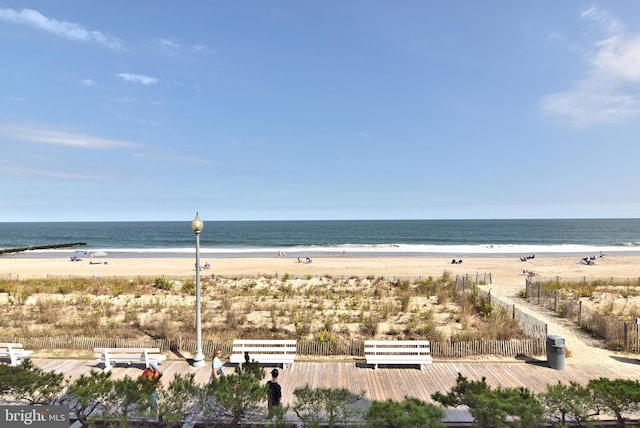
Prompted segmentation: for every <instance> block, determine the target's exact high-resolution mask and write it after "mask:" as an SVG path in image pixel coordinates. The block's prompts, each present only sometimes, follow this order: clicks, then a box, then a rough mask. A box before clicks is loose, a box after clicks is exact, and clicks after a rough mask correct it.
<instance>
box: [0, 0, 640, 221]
mask: <svg viewBox="0 0 640 428" xmlns="http://www.w3.org/2000/svg"><path fill="white" fill-rule="evenodd" d="M0 52H2V61H0V148H1V152H0V153H1V154H0V188H1V189H2V190H1V197H0V221H82V220H87V221H101V220H185V219H187V220H190V219H192V218H193V215H194V214H195V212H196V211H199V212H200V214H201V217H202V218H203V219H204V220H254V219H255V220H276V219H281V220H289V219H442V218H444V219H466V218H472V219H473V218H567V217H568V218H573V217H578V218H585V217H586V218H590V217H639V216H640V215H639V213H640V191H638V183H640V167H639V160H638V159H640V148H639V147H640V144H639V141H638V139H639V137H638V136H639V135H640V8H639V7H638V4H637V2H635V1H631V0H629V1H616V2H601V3H586V2H583V1H575V0H568V1H562V2H558V1H557V0H541V1H535V2H514V1H507V0H502V1H493V2H477V1H455V2H454V1H422V0H420V1H411V0H407V1H402V2H395V1H379V0H370V1H369V0H367V1H349V0H346V1H324V2H300V1H293V0H291V1H264V0H254V1H242V2H228V1H225V2H223V1H185V2H175V1H133V2H130V1H127V2H124V1H119V0H113V1H109V2H86V1H79V0H78V1H56V2H53V1H50V0H46V1H44V0H43V1H37V0H36V1H30V2H27V1H11V0H0Z"/></svg>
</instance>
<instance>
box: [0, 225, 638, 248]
mask: <svg viewBox="0 0 640 428" xmlns="http://www.w3.org/2000/svg"><path fill="white" fill-rule="evenodd" d="M73 242H84V243H86V245H85V246H80V247H74V248H65V249H46V250H29V251H24V252H20V253H16V254H15V255H14V256H17V257H59V256H61V255H64V256H66V255H69V254H72V253H73V252H74V251H86V252H87V253H91V252H98V251H102V252H106V253H107V254H108V255H109V257H190V256H192V255H193V254H194V252H195V235H194V233H193V231H192V230H191V222H190V221H161V222H156V221H148V222H38V223H27V222H20V223H0V249H7V248H20V247H27V246H44V245H56V244H65V243H73ZM200 250H201V255H203V256H210V257H273V256H275V255H277V254H278V253H279V252H281V253H285V254H286V255H287V256H290V257H306V256H311V257H321V256H338V255H351V256H372V257H375V256H385V257H389V256H438V255H447V256H449V255H453V256H457V255H460V256H462V255H483V256H503V255H519V256H526V255H530V254H536V253H546V254H557V255H563V254H564V255H598V254H600V252H605V253H624V254H640V219H574V220H571V219H559V220H548V219H545V220H336V221H205V225H204V230H203V231H202V233H201V236H200ZM4 256H5V257H7V255H4Z"/></svg>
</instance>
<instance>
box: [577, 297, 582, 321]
mask: <svg viewBox="0 0 640 428" xmlns="http://www.w3.org/2000/svg"><path fill="white" fill-rule="evenodd" d="M581 323H582V300H580V301H578V325H580V324H581Z"/></svg>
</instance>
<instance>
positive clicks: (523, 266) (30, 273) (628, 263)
mask: <svg viewBox="0 0 640 428" xmlns="http://www.w3.org/2000/svg"><path fill="white" fill-rule="evenodd" d="M451 260H452V259H451V258H449V257H326V258H325V257H319V258H314V259H313V260H312V262H311V263H304V260H302V263H299V262H298V261H297V259H296V258H287V257H284V258H277V257H273V258H219V259H215V258H202V259H201V263H202V264H204V263H205V262H208V263H209V264H210V265H211V268H210V269H207V270H203V271H202V275H222V276H228V277H234V276H246V275H251V276H254V275H283V274H285V273H288V274H291V275H313V276H324V275H330V276H344V275H347V276H351V275H353V276H376V277H377V276H384V277H393V276H398V277H417V276H441V275H442V274H443V273H444V272H449V273H451V274H453V275H456V274H476V273H477V274H485V273H487V274H488V273H490V274H491V276H492V285H493V286H494V287H506V288H511V287H523V286H524V283H525V274H524V272H523V271H525V270H526V271H532V272H535V273H536V274H537V275H539V276H541V277H556V276H560V277H565V278H579V277H589V278H603V277H604V278H607V277H616V278H640V256H637V255H613V256H607V257H605V258H598V259H597V260H596V261H595V264H594V265H583V264H580V263H579V257H577V256H545V255H536V257H535V258H533V259H529V260H527V261H524V262H523V261H521V260H520V259H519V257H518V256H515V255H514V256H509V257H472V256H467V257H463V258H462V259H461V260H462V263H460V264H452V263H451ZM105 262H106V264H105ZM47 275H56V276H58V275H64V276H101V277H110V276H133V277H136V276H141V277H156V276H163V275H165V276H193V275H195V263H194V259H193V258H188V257H184V258H105V259H99V260H93V261H92V260H91V259H89V258H84V259H82V260H81V261H71V260H70V259H69V258H37V257H36V258H32V257H25V256H22V255H16V256H15V257H11V256H9V255H5V256H2V257H0V276H2V277H5V278H7V277H9V276H10V277H11V278H13V279H30V278H46V277H47Z"/></svg>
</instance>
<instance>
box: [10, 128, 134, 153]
mask: <svg viewBox="0 0 640 428" xmlns="http://www.w3.org/2000/svg"><path fill="white" fill-rule="evenodd" d="M0 137H2V138H8V139H14V140H19V141H27V142H31V143H39V144H50V145H56V146H67V147H76V148H85V149H122V148H140V147H143V145H141V144H138V143H133V142H131V141H124V140H114V139H110V138H102V137H96V136H93V135H84V134H75V133H72V132H67V131H60V130H57V129H48V128H42V127H38V126H24V125H11V124H9V125H2V124H0Z"/></svg>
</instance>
